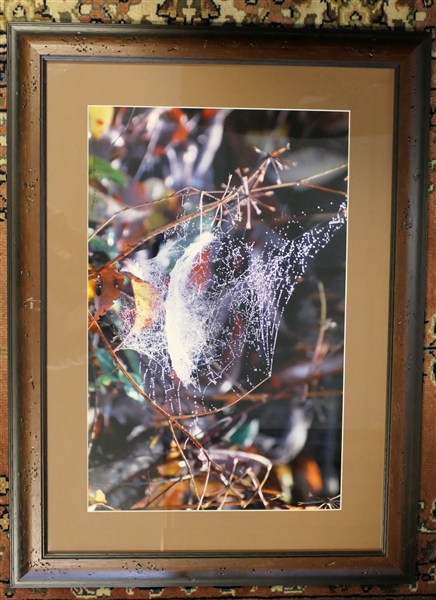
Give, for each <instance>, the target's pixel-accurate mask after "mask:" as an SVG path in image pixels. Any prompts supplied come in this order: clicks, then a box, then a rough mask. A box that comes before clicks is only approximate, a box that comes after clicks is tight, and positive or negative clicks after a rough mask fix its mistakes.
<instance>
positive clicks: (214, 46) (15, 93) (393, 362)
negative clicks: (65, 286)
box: [8, 23, 431, 588]
mask: <svg viewBox="0 0 436 600" xmlns="http://www.w3.org/2000/svg"><path fill="white" fill-rule="evenodd" d="M8 47H9V64H8V107H9V118H8V151H9V152H8V154H9V157H10V158H9V177H8V198H9V218H8V222H9V225H8V258H9V260H8V284H9V287H8V294H9V313H8V319H9V327H10V334H9V356H10V363H9V403H10V404H9V406H10V473H11V519H12V530H11V581H12V585H13V586H14V587H23V588H26V587H76V586H92V587H97V586H99V585H105V586H113V587H116V586H122V587H126V586H141V587H162V586H163V585H165V586H180V585H200V584H203V585H204V584H207V585H223V584H225V585H243V584H250V585H252V584H253V583H255V584H257V585H269V584H272V583H274V584H288V585H289V584H308V583H311V584H316V585H321V584H333V583H335V584H338V583H342V584H349V583H357V584H388V583H402V582H411V581H412V580H413V576H414V560H415V540H416V518H417V508H418V507H417V504H418V503H417V499H418V496H417V494H418V482H419V479H418V478H419V440H420V427H421V409H420V390H421V386H422V382H421V378H422V376H421V338H422V327H423V320H424V319H423V315H424V311H423V303H424V272H425V271H424V268H425V237H426V236H425V231H426V194H427V172H426V171H427V162H426V161H427V152H428V139H427V138H428V122H429V115H428V106H429V96H430V57H431V52H430V36H426V35H422V34H415V33H410V34H404V33H403V34H395V33H392V34H391V33H374V32H369V31H366V32H355V31H345V32H339V31H326V32H318V31H314V30H311V31H304V30H303V31H302V30H297V31H285V30H274V31H271V30H254V29H248V30H237V31H235V30H234V29H226V28H216V29H211V28H209V29H204V28H194V29H193V28H173V27H167V26H165V27H164V26H162V27H160V26H156V27H142V26H124V25H121V26H116V25H110V26H106V25H98V26H94V25H90V26H78V25H58V24H56V25H55V24H42V25H41V24H29V23H9V26H8ZM320 56H321V57H322V60H320V59H319V57H320ZM350 57H352V58H350ZM56 60H64V61H65V60H66V61H73V62H85V61H86V62H89V61H92V62H99V61H103V62H106V61H115V60H116V61H120V62H134V61H136V62H138V61H154V62H156V61H168V60H171V61H174V60H177V61H179V62H186V63H195V62H199V61H202V62H206V63H216V62H232V63H235V62H242V63H245V64H248V63H251V64H253V63H261V64H296V65H307V64H316V65H320V66H353V67H366V68H368V67H369V68H391V69H395V73H396V99H397V106H396V115H395V118H396V123H397V126H396V140H397V144H396V147H397V151H396V156H395V157H394V165H396V168H395V169H394V180H395V181H394V206H395V209H396V210H395V216H394V228H393V230H394V234H393V240H392V252H393V254H392V256H393V264H394V265H395V266H397V268H395V269H393V273H392V290H393V291H392V301H391V307H392V309H391V320H390V330H391V336H390V347H391V356H390V359H389V364H390V367H391V369H390V382H389V387H390V394H389V402H388V404H389V408H390V410H388V419H389V422H388V443H387V453H386V486H385V495H386V497H385V512H386V517H385V524H384V531H385V543H384V549H383V552H381V553H355V552H350V553H334V554H332V553H318V554H314V553H298V554H296V553H289V554H287V555H283V554H268V555H267V556H265V555H264V554H260V553H255V554H254V553H252V554H250V555H245V556H243V555H230V554H223V553H220V554H209V555H207V556H206V555H199V554H190V555H187V554H183V555H181V554H163V555H160V556H159V555H154V556H149V555H143V554H142V555H128V556H127V555H118V556H113V555H103V554H98V555H95V554H88V555H73V554H68V555H62V556H61V555H54V554H51V553H48V552H47V547H46V531H45V524H46V520H47V502H46V491H45V481H46V467H45V464H46V428H45V407H46V390H45V378H46V377H45V367H46V351H45V327H46V315H45V311H46V306H47V298H46V292H45V277H46V274H45V256H46V247H45V205H44V200H45V180H44V177H45V164H44V157H45V136H44V124H45V119H46V118H47V116H46V114H45V111H46V106H45V87H44V86H45V66H46V64H47V63H48V62H49V61H56ZM38 249H40V251H39V250H38ZM39 309H40V310H39Z"/></svg>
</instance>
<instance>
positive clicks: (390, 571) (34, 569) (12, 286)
mask: <svg viewBox="0 0 436 600" xmlns="http://www.w3.org/2000/svg"><path fill="white" fill-rule="evenodd" d="M61 28H62V29H68V31H75V32H77V34H78V35H79V34H83V33H84V30H86V31H87V32H89V33H90V35H91V37H92V36H93V35H97V34H98V35H99V34H103V33H106V34H109V35H110V34H113V33H114V32H115V31H114V26H110V27H105V26H103V27H102V26H97V27H95V26H90V27H77V26H75V25H73V26H71V25H67V26H59V25H48V26H45V25H42V26H41V25H38V26H34V25H33V24H30V25H29V24H24V25H23V24H9V27H8V33H9V40H10V42H12V43H11V45H12V48H13V49H14V52H13V61H14V63H13V64H12V67H13V66H14V65H15V71H16V72H18V65H19V61H20V56H21V54H20V50H19V46H20V41H21V38H23V37H24V36H25V33H26V32H28V33H32V34H34V33H36V32H38V31H41V32H43V33H47V32H52V31H59V30H60V29H61ZM117 29H118V30H119V32H120V33H121V32H122V34H123V35H122V36H120V39H121V38H126V37H127V36H128V35H129V34H131V33H132V30H133V31H134V32H137V33H140V32H145V33H149V34H151V33H153V35H155V34H157V33H158V32H159V34H161V33H165V36H164V37H169V38H170V39H171V34H174V31H177V32H178V33H179V34H180V33H181V31H182V30H181V29H176V28H173V27H161V28H160V27H158V26H157V27H149V28H142V27H141V28H139V27H138V28H132V27H125V26H119V27H118V28H117ZM196 30H197V31H199V32H200V33H202V34H205V35H209V34H210V32H211V30H210V29H209V30H207V33H206V30H204V29H203V30H202V29H200V28H198V29H197V28H196ZM265 32H266V30H263V31H257V32H254V33H253V31H251V32H249V34H250V33H251V35H254V37H256V36H257V37H258V38H259V39H261V38H262V36H263V35H264V34H265ZM270 33H271V32H270ZM305 33H309V35H310V34H311V33H312V34H313V32H312V31H309V32H307V31H304V30H303V31H302V33H300V35H304V34H305ZM166 34H168V35H166ZM183 34H184V35H186V34H188V35H191V34H192V30H191V31H189V32H188V31H187V28H185V29H184V30H183ZM228 34H229V29H227V28H221V30H220V31H216V32H214V35H215V36H216V35H221V36H222V35H224V36H226V35H228ZM294 34H295V32H292V33H291V35H294ZM334 34H336V37H338V36H339V37H340V36H341V35H342V32H334ZM366 34H367V36H366V37H368V36H369V37H373V38H374V37H379V36H376V35H375V34H374V33H373V32H366ZM230 35H233V36H237V35H239V34H238V32H235V30H234V29H232V30H231V33H230ZM345 35H348V32H345ZM406 36H408V37H409V39H411V38H412V36H413V37H415V39H418V38H419V39H420V40H421V42H423V40H424V38H423V37H422V36H421V35H419V36H416V35H413V34H410V35H409V34H406ZM389 37H390V38H391V39H393V36H392V35H391V36H389ZM403 37H404V36H403ZM429 46H430V41H429V38H428V37H427V38H426V41H425V42H423V43H421V44H420V46H419V48H420V59H416V61H418V60H422V59H423V58H424V59H425V58H426V56H427V57H428V58H427V60H424V61H423V62H421V63H420V64H416V66H417V68H418V67H419V68H418V72H419V74H420V75H421V78H424V82H425V81H426V80H428V81H429V78H426V77H425V74H426V71H429V64H430V53H429V51H428V47H429ZM426 52H427V54H426ZM110 58H111V57H108V58H107V59H108V60H110ZM78 60H80V57H79V58H78ZM40 61H41V64H40V65H39V68H40V69H41V71H40V79H39V81H38V84H39V83H40V82H41V79H42V61H43V57H42V56H41V58H40ZM343 66H345V65H343ZM385 66H386V65H385ZM8 78H9V79H8V92H9V94H10V96H9V97H10V104H9V106H10V107H11V108H12V112H13V113H15V116H17V115H18V114H19V94H18V93H17V92H18V79H19V78H18V76H16V77H14V68H11V64H10V65H9V74H8ZM16 80H17V81H16ZM429 90H430V86H429V83H428V84H427V85H426V90H425V92H424V93H422V94H421V95H420V94H419V92H418V90H417V88H415V92H416V94H415V96H416V95H418V96H420V98H421V105H420V109H419V110H418V111H417V112H418V113H420V115H421V116H420V117H419V116H418V117H417V119H416V120H417V121H419V131H420V135H421V142H422V138H426V135H425V124H424V123H425V119H424V114H425V111H426V108H427V106H426V104H425V102H426V99H427V100H428V98H429ZM40 100H41V101H42V97H41V98H40ZM43 104H44V103H43V101H42V103H41V106H42V105H43ZM17 130H18V124H17V121H15V122H14V121H13V120H12V119H9V120H8V139H9V141H10V148H12V161H11V163H12V171H13V172H14V174H17V173H18V174H20V173H21V171H20V164H19V163H20V158H21V151H22V143H20V140H19V135H18V133H17ZM404 135H405V134H404ZM43 138H44V135H43V134H40V141H41V144H43ZM427 147H428V140H426V139H425V140H424V145H423V144H422V143H421V151H420V152H419V153H418V152H415V154H413V152H412V151H411V156H412V158H413V157H414V158H415V163H417V165H419V164H422V163H423V158H422V157H423V156H425V155H426V152H427ZM410 170H412V164H410ZM40 172H41V169H40ZM426 174H427V170H426V169H424V173H422V174H421V176H420V177H418V178H417V179H416V180H414V181H415V188H418V191H417V192H416V193H417V195H418V197H420V198H422V199H424V200H425V198H426V193H425V192H426V181H427V178H426ZM399 175H400V173H398V176H399ZM397 179H398V177H397ZM23 181H24V178H22V179H20V177H19V176H18V179H17V181H13V180H12V178H9V184H8V197H9V198H14V199H16V198H17V197H18V196H19V194H20V191H19V187H20V186H19V184H20V182H21V183H22V182H23ZM409 183H412V181H409ZM398 188H399V185H398ZM41 198H42V196H40V199H41ZM424 204H425V203H424ZM11 213H12V214H13V218H12V220H10V222H9V226H8V254H9V256H10V258H11V260H10V261H9V263H8V269H9V270H8V282H9V294H10V296H9V298H10V301H9V319H10V321H9V322H10V323H11V324H13V325H11V327H10V329H11V334H10V338H9V339H10V341H9V344H10V345H9V350H10V356H11V357H13V359H12V360H11V361H10V367H9V369H10V370H9V377H10V379H9V380H10V382H11V390H10V396H9V398H10V415H11V423H10V434H11V440H14V439H15V440H16V438H18V437H19V431H20V422H21V423H22V425H21V427H22V428H23V431H24V424H23V421H20V410H19V408H21V410H23V409H24V400H23V399H21V400H20V401H21V406H20V405H19V399H18V397H17V390H20V389H21V387H22V383H23V382H22V380H21V377H20V375H21V371H20V370H19V369H18V368H17V367H18V364H22V361H20V359H19V357H18V359H17V357H16V355H15V351H16V349H17V348H18V347H20V344H19V343H18V342H19V339H20V334H19V331H18V322H19V319H18V313H19V309H18V308H17V306H18V300H19V299H22V298H23V289H22V288H20V286H19V285H18V281H19V279H20V278H19V275H18V273H17V267H18V263H19V256H20V253H19V250H20V248H19V244H17V243H16V241H17V240H16V238H18V232H19V231H20V227H19V225H20V221H19V216H18V214H17V213H18V209H17V213H15V214H14V210H12V211H11ZM425 216H426V215H425V206H422V207H421V210H420V211H419V214H418V218H417V219H416V221H418V225H415V227H414V229H413V231H414V232H415V236H419V237H421V248H420V249H417V248H416V244H417V242H416V241H415V242H414V244H415V245H414V246H413V247H412V250H413V249H415V254H414V257H411V256H410V252H409V254H408V257H409V259H411V258H412V259H413V260H412V261H411V262H413V263H414V265H415V266H419V267H420V269H422V268H423V266H424V258H425V252H423V245H424V239H425V236H422V232H423V230H424V227H425ZM14 235H15V237H14ZM40 239H41V238H40ZM397 244H398V242H397V243H396V244H394V247H396V246H397ZM14 246H15V247H14ZM43 256H44V250H43V248H42V258H43ZM420 269H415V272H416V273H418V279H419V272H420ZM43 280H44V278H42V279H41V278H40V282H41V281H42V282H43ZM420 280H421V281H420V284H419V285H418V286H417V287H415V294H414V307H415V309H416V308H418V310H415V313H414V323H417V322H418V321H419V319H420V318H421V316H423V312H424V310H423V306H422V298H423V296H422V289H423V285H424V277H421V278H420ZM20 292H21V295H20ZM420 300H421V302H420ZM419 304H421V306H419ZM393 318H394V316H393V315H392V319H393ZM421 323H422V320H421ZM421 323H419V328H420V329H421ZM412 329H413V328H412V326H411V325H409V329H408V333H409V337H410V334H411V333H412V336H413V331H412ZM41 337H42V336H41ZM29 343H31V342H29ZM414 347H415V350H416V349H418V350H419V351H418V352H415V361H414V365H413V367H414V368H413V371H414V377H413V383H415V384H416V382H417V380H418V377H417V373H418V371H419V381H420V366H421V361H420V360H419V359H420V358H421V350H422V348H421V346H420V344H419V340H418V337H417V336H416V335H415V339H414ZM42 368H43V365H41V371H42ZM410 381H411V378H409V383H410ZM20 383H21V386H20ZM34 391H36V392H37V391H38V390H37V389H36V390H34ZM406 400H407V398H406ZM40 408H42V407H40ZM406 408H408V409H409V411H408V416H410V415H412V416H413V419H412V420H413V421H414V423H415V425H416V426H415V428H414V431H413V434H410V433H408V432H407V431H406V432H405V433H404V435H405V438H406V442H409V443H408V447H407V453H408V454H409V456H412V459H410V460H409V461H408V463H407V465H408V466H409V471H410V473H409V480H412V479H413V480H414V481H413V485H412V486H408V488H407V492H408V499H406V498H405V497H404V498H403V499H404V502H405V504H411V503H412V499H411V498H410V496H412V495H413V491H412V490H413V489H414V490H415V492H416V490H417V482H418V472H419V471H418V469H417V465H418V461H419V448H418V447H417V444H416V441H415V438H417V437H418V439H419V426H420V422H418V418H417V415H416V412H415V411H414V410H412V409H414V407H413V406H412V402H411V401H409V402H408V403H407V402H406ZM406 421H407V419H406V418H404V419H403V426H405V425H406V424H407V423H406ZM40 428H41V432H42V431H43V419H41V422H40ZM23 431H22V433H23ZM40 442H41V444H42V440H40ZM387 450H388V451H390V452H391V453H392V452H393V448H391V447H390V444H389V443H387ZM41 457H42V453H41ZM41 457H40V458H41ZM19 460H20V459H19V456H18V448H17V444H16V443H15V444H13V449H12V452H11V463H10V464H11V480H12V481H13V483H14V485H13V489H14V490H15V491H13V492H12V495H11V496H12V501H11V504H12V511H11V512H12V519H13V521H14V522H15V524H17V523H18V524H20V525H22V523H23V520H25V518H24V519H23V515H22V514H21V511H20V507H21V508H22V506H23V504H25V502H24V500H23V498H22V497H21V496H22V495H24V490H23V485H22V481H23V474H22V473H20V471H19V470H18V467H17V465H18V463H19ZM411 461H412V462H414V465H415V467H414V468H410V466H411ZM407 465H406V466H407ZM39 469H40V471H39V472H40V473H42V471H41V469H43V461H42V459H41V460H40V462H39ZM39 484H40V487H41V492H42V487H43V485H44V477H43V475H40V480H39ZM17 487H18V490H17V489H16V488H17ZM388 487H389V486H388V485H387V486H386V489H387V488H388ZM416 495H417V494H416ZM41 499H42V495H41ZM407 514H408V515H409V519H408V522H407V523H406V522H405V521H404V522H403V535H402V539H403V541H405V542H406V544H405V546H404V548H402V551H401V552H400V554H401V556H400V558H401V560H400V561H397V562H395V561H393V562H391V561H390V560H389V559H388V554H389V537H388V539H387V543H388V544H387V554H385V555H380V558H381V561H380V563H379V566H380V568H382V569H384V574H381V573H380V574H379V575H377V574H375V578H376V579H374V581H375V582H380V581H381V580H383V582H384V583H388V582H395V583H399V582H408V581H411V580H412V577H413V574H414V565H413V564H412V560H411V559H412V558H414V550H415V545H414V543H412V544H411V543H410V539H411V537H412V538H413V537H415V533H416V531H415V530H416V525H415V523H416V514H417V502H415V510H414V511H413V510H409V512H408V513H407ZM407 514H406V516H407ZM41 517H42V523H41V524H40V534H41V533H42V531H43V529H44V527H43V525H44V522H45V520H44V518H45V515H44V516H42V515H41ZM391 518H392V515H388V519H391ZM386 527H387V528H389V527H388V521H386ZM20 529H21V528H20ZM36 529H38V525H37V526H36ZM23 536H24V537H25V534H23V533H20V532H19V531H17V527H16V525H14V527H13V528H12V535H11V550H12V561H11V565H12V584H13V586H14V587H25V588H27V587H31V586H38V587H41V584H43V585H44V587H60V586H62V587H70V586H77V585H78V583H81V582H83V583H84V585H100V584H104V585H108V583H109V582H110V581H111V582H112V578H111V577H110V578H108V577H107V576H105V577H104V578H103V579H98V577H99V576H98V575H96V576H95V577H93V578H91V579H90V580H84V579H77V578H72V579H69V580H68V581H66V580H65V581H61V580H60V579H59V578H56V577H54V580H53V581H50V579H52V576H49V575H48V574H47V572H48V573H50V572H51V573H52V574H53V573H56V571H61V570H62V569H61V568H57V567H54V566H52V568H51V567H50V559H52V560H54V561H58V564H59V565H60V564H61V563H63V562H64V561H65V560H66V561H67V562H68V557H64V558H63V559H61V558H52V555H50V556H48V555H46V553H45V552H44V549H43V543H41V545H40V548H39V549H36V548H34V547H33V546H34V544H32V543H30V544H29V542H30V540H29V534H27V539H26V542H27V546H30V547H29V548H27V552H28V558H29V559H30V555H31V554H32V555H33V561H32V560H27V561H24V562H27V566H28V567H30V568H29V570H27V571H26V568H25V567H24V565H23V564H21V563H23V555H22V552H20V550H23V547H24V546H25V545H26V544H25V542H24V541H23V539H22V538H23ZM35 537H36V538H38V537H39V539H40V538H41V535H39V536H38V535H37V533H36V535H35V530H34V529H32V540H33V541H35ZM407 542H409V543H407ZM331 556H333V555H332V554H330V555H329V557H331ZM347 556H349V557H350V558H351V555H347ZM359 556H361V557H363V556H368V553H365V554H363V553H360V554H359ZM317 557H318V558H321V555H320V554H319V553H318V554H317ZM193 558H194V559H195V558H196V557H193ZM119 559H121V560H122V557H121V556H120V557H119ZM383 559H384V562H385V565H384V566H383V567H382V564H381V562H383ZM70 560H75V561H76V560H77V557H73V556H72V557H70ZM170 560H171V559H170ZM230 560H232V559H230ZM83 561H84V562H85V563H87V564H89V561H90V562H91V563H92V562H93V558H91V557H89V559H88V558H85V559H83ZM78 562H80V561H78ZM400 563H401V565H400ZM84 566H86V565H85V564H84ZM89 566H91V565H89ZM41 567H43V568H44V571H46V575H45V576H44V577H43V579H44V578H45V580H44V581H43V580H42V579H41V577H40V576H39V575H41V570H40V569H41ZM356 570H359V571H361V567H356ZM25 571H26V572H25ZM175 571H177V567H175V568H173V570H172V574H173V575H174V572H175ZM315 571H316V567H314V568H313V569H312V574H311V575H309V576H308V575H307V571H306V574H303V575H301V576H300V575H298V574H297V575H293V576H290V575H289V574H288V575H286V576H284V578H283V579H281V578H280V577H277V576H267V578H266V579H265V578H262V581H259V583H260V584H263V585H267V584H268V582H269V583H280V582H282V581H283V582H284V583H289V582H290V577H291V579H292V583H296V584H298V583H299V582H301V583H306V584H307V583H308V579H311V582H309V583H312V584H313V583H316V584H317V585H320V584H324V583H332V581H334V580H337V578H340V580H341V581H342V582H356V574H355V573H352V572H351V571H350V573H348V574H347V575H344V574H339V573H334V572H330V573H329V574H328V575H327V574H325V573H324V571H322V572H320V573H317V574H315ZM369 571H371V569H370V570H369ZM120 572H121V569H120ZM374 572H375V571H374ZM242 573H243V572H238V575H237V576H235V577H236V578H235V579H232V578H231V577H225V578H222V577H220V578H217V579H213V578H212V577H210V576H207V575H206V576H205V578H204V579H201V580H196V579H194V580H192V579H191V578H190V576H189V574H188V573H185V574H184V575H183V576H182V577H181V578H180V579H179V578H177V577H176V578H172V579H171V578H169V579H165V580H163V579H162V577H156V578H155V579H151V578H149V577H148V578H147V579H144V578H138V577H135V576H133V577H132V578H131V577H130V575H129V574H127V573H126V578H125V579H122V580H121V579H120V577H119V576H116V577H115V578H114V580H113V583H115V585H116V584H117V583H118V584H120V585H122V586H124V585H128V584H129V583H133V584H134V585H139V584H140V585H141V586H143V585H144V583H146V585H147V586H148V587H153V586H161V585H162V583H164V584H165V585H186V584H187V583H189V584H193V583H195V584H197V585H198V584H199V583H200V584H207V585H213V584H214V583H216V584H218V585H222V584H223V582H225V583H226V584H227V585H228V584H232V585H233V584H235V585H241V581H242V582H244V577H243V576H242ZM94 575H95V573H94ZM268 577H270V579H268ZM300 577H301V578H300ZM371 577H374V573H370V572H369V573H367V574H366V575H363V574H361V577H360V578H358V579H359V581H360V580H361V581H362V582H365V583H370V582H372V581H373V579H371ZM264 579H265V581H264ZM248 582H250V583H252V582H253V579H252V577H251V578H249V577H247V576H246V579H245V583H248Z"/></svg>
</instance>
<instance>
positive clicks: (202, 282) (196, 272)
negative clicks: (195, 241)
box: [189, 247, 211, 291]
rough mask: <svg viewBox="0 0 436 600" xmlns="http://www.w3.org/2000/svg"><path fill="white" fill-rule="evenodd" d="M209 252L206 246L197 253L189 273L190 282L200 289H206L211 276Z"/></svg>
mask: <svg viewBox="0 0 436 600" xmlns="http://www.w3.org/2000/svg"><path fill="white" fill-rule="evenodd" d="M210 253H211V250H210V247H206V248H203V249H202V251H201V252H199V253H198V254H197V256H196V257H195V260H194V263H193V265H192V270H191V273H190V275H189V281H190V283H191V284H193V285H194V286H195V287H197V288H199V289H200V290H202V291H204V290H206V289H207V286H208V284H209V281H210V277H211V264H210Z"/></svg>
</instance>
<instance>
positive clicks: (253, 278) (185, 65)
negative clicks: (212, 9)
mask: <svg viewBox="0 0 436 600" xmlns="http://www.w3.org/2000/svg"><path fill="white" fill-rule="evenodd" d="M8 35H9V39H8V44H9V57H10V59H9V83H8V85H9V88H8V93H9V96H8V109H9V113H8V127H9V129H8V152H9V157H10V158H9V176H8V181H9V188H8V198H9V215H8V222H9V230H8V232H9V250H8V251H9V256H8V259H9V323H10V347H9V349H10V365H11V366H10V380H9V384H10V434H11V437H10V439H11V442H10V455H11V470H10V471H11V479H12V485H11V488H12V535H11V565H12V567H11V570H12V583H13V585H14V586H16V587H71V586H74V587H76V586H88V587H89V586H91V587H94V586H99V585H106V586H111V587H114V586H122V587H128V586H140V587H156V586H158V587H162V586H176V585H177V586H179V585H201V584H203V585H243V584H248V583H249V584H255V585H262V584H263V585H267V584H268V585H269V584H284V583H286V584H302V583H304V584H309V583H311V584H325V583H335V584H337V583H338V582H340V583H353V582H354V583H368V584H376V583H378V584H384V583H394V582H395V583H400V582H407V581H411V580H412V578H413V574H414V552H415V542H414V540H415V527H416V516H417V504H418V503H417V490H418V488H417V483H418V471H419V439H420V427H421V421H420V402H421V399H420V398H421V355H420V348H421V339H422V325H423V302H424V294H423V279H424V266H425V264H424V263H425V236H426V231H425V215H426V191H427V189H426V185H427V178H426V170H427V144H428V140H427V137H428V112H427V109H428V106H429V89H430V75H429V73H430V66H429V65H430V39H429V37H428V36H426V35H424V34H414V33H411V34H390V33H383V34H382V33H377V34H374V33H373V32H360V33H356V32H348V31H347V32H318V31H313V30H311V31H301V30H300V31H284V30H280V31H267V30H261V31H260V30H259V31H256V30H253V29H250V30H243V29H241V30H234V29H222V28H209V29H202V28H182V29H179V28H173V27H142V26H138V27H136V26H135V27H130V26H112V25H111V26H104V25H98V26H93V25H90V26H85V27H79V26H76V25H53V24H42V25H41V24H28V23H20V24H15V23H14V24H9V30H8Z"/></svg>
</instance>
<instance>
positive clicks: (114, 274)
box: [88, 265, 124, 320]
mask: <svg viewBox="0 0 436 600" xmlns="http://www.w3.org/2000/svg"><path fill="white" fill-rule="evenodd" d="M91 281H92V282H93V284H94V285H93V286H91V287H94V290H95V305H96V307H97V311H96V313H95V315H94V316H95V319H96V320H97V319H99V318H100V317H102V316H103V315H104V314H105V313H106V312H107V311H108V310H110V309H111V308H112V305H113V303H114V302H115V300H117V299H118V297H119V295H120V292H121V287H122V285H123V282H124V275H122V274H121V273H120V272H119V271H118V270H117V269H116V268H115V267H114V266H113V265H109V266H107V267H103V268H102V269H101V271H99V272H98V273H97V274H96V275H95V277H93V278H92V279H91ZM88 293H89V286H88Z"/></svg>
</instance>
